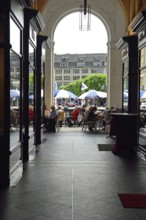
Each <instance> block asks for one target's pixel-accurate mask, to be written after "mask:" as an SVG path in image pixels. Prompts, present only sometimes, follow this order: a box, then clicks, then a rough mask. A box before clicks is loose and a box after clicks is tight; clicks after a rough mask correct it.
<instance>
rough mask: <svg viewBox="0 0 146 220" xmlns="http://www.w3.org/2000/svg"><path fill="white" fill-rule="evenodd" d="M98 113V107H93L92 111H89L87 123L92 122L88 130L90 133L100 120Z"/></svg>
mask: <svg viewBox="0 0 146 220" xmlns="http://www.w3.org/2000/svg"><path fill="white" fill-rule="evenodd" d="M96 112H97V108H96V107H92V108H91V109H90V110H89V112H88V116H87V121H88V122H89V121H90V122H91V123H90V124H89V127H88V129H89V130H90V131H93V126H94V127H95V123H96V121H97V120H98V117H97V116H98V114H96ZM92 122H93V123H92Z"/></svg>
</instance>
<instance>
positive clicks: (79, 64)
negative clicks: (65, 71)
mask: <svg viewBox="0 0 146 220" xmlns="http://www.w3.org/2000/svg"><path fill="white" fill-rule="evenodd" d="M77 66H78V67H83V66H85V63H77Z"/></svg>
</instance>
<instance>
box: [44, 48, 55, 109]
mask: <svg viewBox="0 0 146 220" xmlns="http://www.w3.org/2000/svg"><path fill="white" fill-rule="evenodd" d="M53 52H54V51H53V49H52V47H51V49H48V50H47V51H46V62H45V105H46V107H47V109H50V107H51V105H53V104H54V103H53V91H54V73H53V71H54V67H53V65H54V60H53V57H54V54H53Z"/></svg>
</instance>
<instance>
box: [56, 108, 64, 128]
mask: <svg viewBox="0 0 146 220" xmlns="http://www.w3.org/2000/svg"><path fill="white" fill-rule="evenodd" d="M64 120H65V112H64V110H63V109H62V108H61V106H59V107H58V117H57V123H58V124H59V126H60V127H62V123H63V121H64Z"/></svg>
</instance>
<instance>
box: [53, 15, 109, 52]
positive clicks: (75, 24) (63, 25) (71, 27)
mask: <svg viewBox="0 0 146 220" xmlns="http://www.w3.org/2000/svg"><path fill="white" fill-rule="evenodd" d="M107 41H108V40H107V32H106V29H105V27H104V25H103V23H102V22H101V20H99V19H98V18H97V17H96V16H94V15H91V31H79V13H78V12H76V13H72V14H70V15H68V16H66V17H65V18H63V19H62V20H61V21H60V23H59V24H58V26H57V27H56V30H55V34H54V42H55V45H54V53H57V54H65V53H73V54H74V53H107V46H106V44H107Z"/></svg>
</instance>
